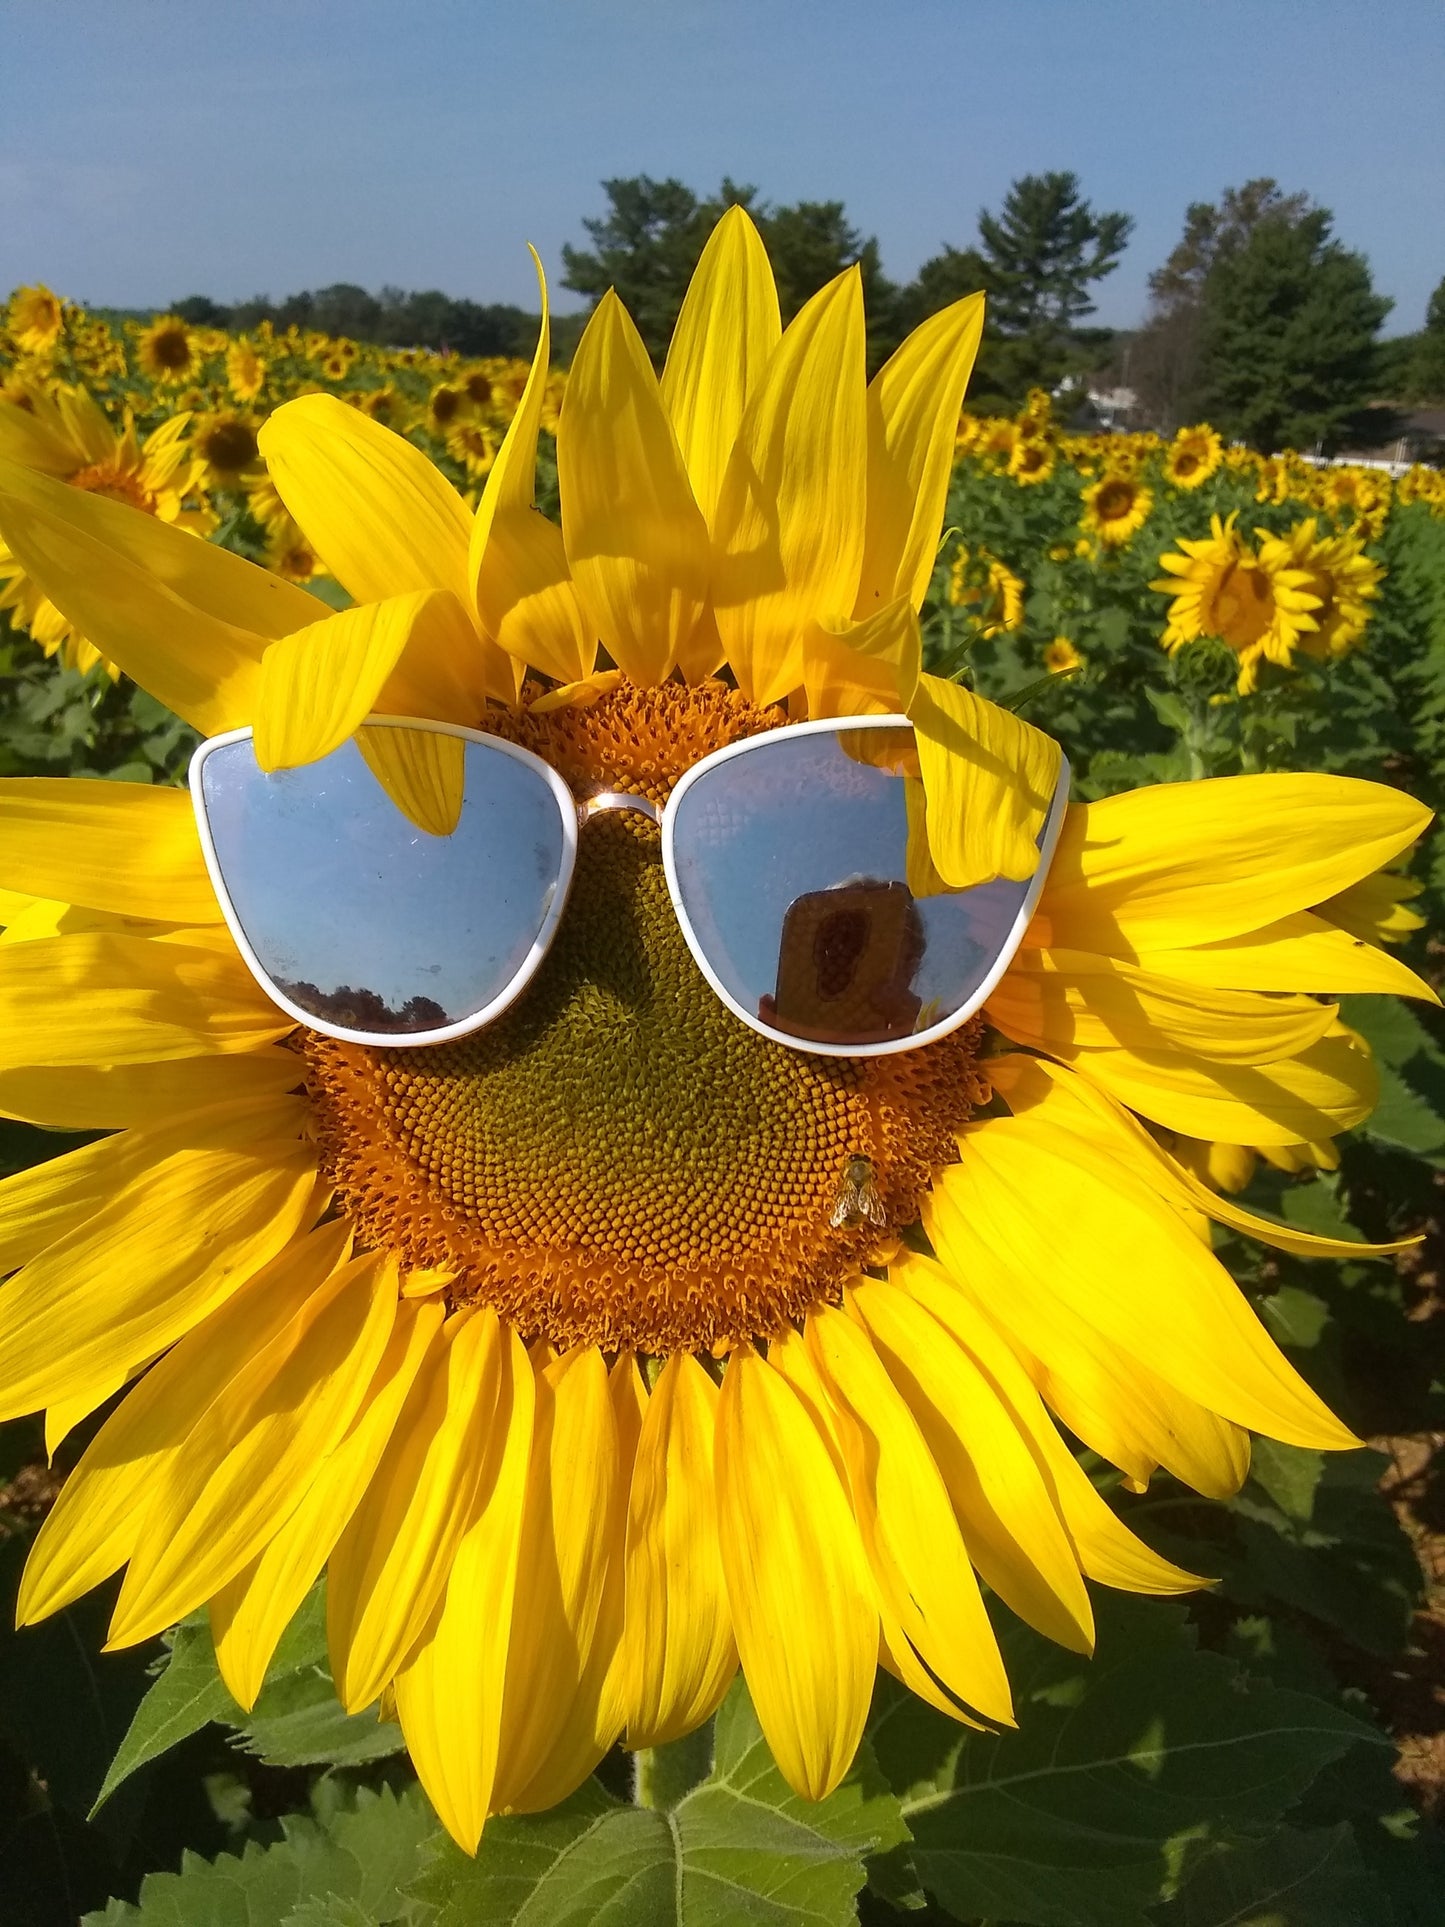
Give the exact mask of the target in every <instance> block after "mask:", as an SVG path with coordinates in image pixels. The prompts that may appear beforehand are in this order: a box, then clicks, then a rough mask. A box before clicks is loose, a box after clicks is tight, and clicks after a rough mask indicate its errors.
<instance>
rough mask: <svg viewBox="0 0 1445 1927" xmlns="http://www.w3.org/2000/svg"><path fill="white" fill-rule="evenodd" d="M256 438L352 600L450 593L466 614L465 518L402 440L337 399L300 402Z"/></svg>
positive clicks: (452, 495)
mask: <svg viewBox="0 0 1445 1927" xmlns="http://www.w3.org/2000/svg"><path fill="white" fill-rule="evenodd" d="M259 439H260V444H261V454H262V456H263V457H264V459H265V462H266V466H267V468H268V469H269V470H270V472H271V479H272V481H273V482H274V483H275V484H276V490H277V493H278V494H279V495H280V497H281V500H282V501H283V502H284V503H285V504H286V506H287V508H288V509H289V510H290V511H291V514H292V515H293V516H294V517H295V519H296V521H297V522H298V523H299V524H300V525H301V528H302V530H303V532H304V534H305V536H306V539H307V541H308V542H310V544H311V546H312V548H314V549H315V551H316V553H317V554H318V555H319V556H320V557H321V560H322V561H323V562H324V563H325V564H326V566H327V568H328V569H329V570H330V571H331V573H332V575H334V576H335V577H336V579H337V581H338V582H339V583H341V584H342V586H343V587H344V588H345V589H346V591H347V593H348V594H349V595H351V596H352V597H353V598H354V600H355V601H357V602H384V601H385V600H386V599H387V598H388V597H389V596H401V595H407V594H409V593H410V592H412V591H413V590H417V589H450V590H451V592H452V594H453V595H454V596H455V597H456V598H457V600H458V601H459V602H460V603H461V604H462V605H463V607H470V605H471V575H470V571H469V569H468V566H467V549H468V544H469V542H470V539H471V522H472V518H471V516H470V515H469V514H468V512H467V505H466V503H465V502H464V501H463V500H462V498H461V496H460V495H458V493H457V491H456V490H455V489H454V488H453V487H452V485H451V483H450V482H449V481H448V480H447V479H446V477H445V476H444V475H443V474H442V472H441V470H440V469H438V468H435V467H433V465H432V464H431V463H430V462H429V461H428V460H427V458H426V456H425V455H423V454H422V452H421V450H420V449H419V448H416V447H414V446H413V445H412V444H411V443H410V442H409V441H407V440H406V438H405V436H402V435H397V434H395V433H393V431H392V430H391V429H389V428H384V427H383V426H382V424H381V423H380V422H375V421H372V419H371V418H370V416H368V415H363V414H362V413H361V411H360V410H359V409H356V408H348V407H347V405H346V403H345V402H343V401H340V400H338V399H337V397H336V396H335V395H303V396H301V397H300V398H299V399H298V400H296V401H288V402H286V403H285V404H283V406H282V407H280V408H278V409H277V410H276V412H275V414H274V415H272V416H271V417H270V418H269V420H268V421H267V422H266V425H265V427H264V428H263V429H262V430H261V434H260V438H259Z"/></svg>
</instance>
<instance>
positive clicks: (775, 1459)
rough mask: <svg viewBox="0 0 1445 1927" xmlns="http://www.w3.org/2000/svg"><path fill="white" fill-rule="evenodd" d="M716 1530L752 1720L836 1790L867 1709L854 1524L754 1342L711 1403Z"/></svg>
mask: <svg viewBox="0 0 1445 1927" xmlns="http://www.w3.org/2000/svg"><path fill="white" fill-rule="evenodd" d="M715 1450H716V1455H717V1459H716V1468H717V1490H718V1536H719V1544H720V1547H721V1551H722V1561H723V1574H724V1577H725V1579H726V1582H727V1589H728V1605H729V1608H730V1611H731V1614H732V1621H733V1629H734V1633H735V1636H736V1638H737V1643H738V1653H739V1655H740V1657H741V1659H742V1665H743V1671H744V1673H745V1674H746V1676H747V1681H748V1690H749V1692H750V1693H751V1695H752V1700H753V1705H754V1707H755V1709H756V1711H757V1715H758V1721H759V1724H760V1725H761V1726H762V1729H763V1733H764V1734H765V1736H766V1738H767V1742H768V1745H769V1747H770V1748H771V1750H772V1755H773V1758H774V1759H775V1760H776V1761H777V1763H778V1768H779V1771H780V1772H781V1773H782V1775H783V1777H784V1779H786V1780H787V1782H788V1784H789V1785H790V1786H791V1787H792V1788H793V1789H794V1790H795V1791H796V1792H798V1793H800V1794H802V1795H803V1797H804V1798H805V1799H810V1800H821V1799H823V1798H824V1797H825V1795H827V1794H829V1793H831V1792H832V1790H833V1788H834V1787H835V1786H837V1784H838V1782H839V1781H840V1780H841V1779H842V1777H843V1775H844V1774H845V1773H846V1772H847V1771H848V1768H849V1766H850V1765H851V1764H852V1761H853V1755H854V1754H855V1752H856V1751H857V1749H858V1742H859V1740H860V1739H861V1738H862V1735H863V1725H864V1721H865V1720H866V1719H867V1717H868V1702H869V1697H870V1695H871V1693H872V1688H873V1676H874V1671H875V1668H876V1665H877V1658H878V1614H877V1611H876V1610H875V1608H874V1606H873V1583H872V1580H871V1578H870V1576H869V1571H868V1565H867V1561H866V1560H865V1558H864V1554H863V1545H862V1541H861V1539H860V1537H859V1533H858V1526H857V1522H856V1521H855V1519H854V1517H853V1510H852V1507H851V1505H850V1503H849V1499H848V1494H847V1492H846V1491H845V1489H844V1486H843V1482H842V1480H841V1478H840V1476H839V1474H838V1471H837V1469H836V1467H835V1466H834V1463H833V1459H832V1457H831V1455H830V1453H829V1450H828V1447H827V1445H826V1444H825V1443H824V1440H823V1439H822V1437H821V1436H820V1435H819V1433H818V1431H817V1429H816V1427H815V1426H814V1424H813V1422H812V1420H811V1419H810V1417H809V1416H808V1413H807V1411H806V1409H805V1408H804V1405H803V1403H802V1401H801V1400H800V1399H799V1397H798V1395H797V1394H796V1393H795V1392H794V1391H793V1390H792V1389H791V1387H790V1386H789V1385H788V1384H787V1383H786V1381H785V1380H784V1379H783V1378H782V1377H781V1376H780V1374H779V1373H778V1372H776V1371H775V1370H774V1369H773V1368H772V1367H771V1366H770V1365H769V1364H768V1362H767V1361H766V1360H765V1359H763V1358H760V1357H759V1356H758V1354H757V1353H756V1352H755V1351H754V1350H753V1349H752V1347H751V1346H746V1345H745V1346H740V1347H739V1348H737V1349H736V1350H735V1351H734V1352H733V1353H732V1354H731V1356H730V1357H729V1359H728V1363H727V1370H726V1372H725V1373H724V1375H723V1388H722V1396H721V1398H720V1399H719V1401H718V1414H717V1437H716V1444H715Z"/></svg>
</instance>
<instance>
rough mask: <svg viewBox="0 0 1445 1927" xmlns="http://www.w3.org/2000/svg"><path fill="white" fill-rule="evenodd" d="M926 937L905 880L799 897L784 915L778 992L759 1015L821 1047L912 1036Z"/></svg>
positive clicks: (867, 882) (838, 887)
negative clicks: (916, 983)
mask: <svg viewBox="0 0 1445 1927" xmlns="http://www.w3.org/2000/svg"><path fill="white" fill-rule="evenodd" d="M926 947H927V938H926V937H925V935H924V929H923V919H922V918H921V917H920V916H919V914H918V908H917V905H916V904H915V903H914V901H913V895H912V892H911V891H910V890H909V888H908V886H907V885H906V884H904V883H896V882H895V883H883V882H880V881H877V880H876V879H872V878H861V879H859V880H858V881H857V882H854V883H843V884H838V885H836V886H835V887H834V888H833V889H831V890H810V891H809V892H808V893H807V894H806V895H805V896H801V897H796V898H794V900H793V902H792V903H791V904H789V906H788V911H787V915H786V916H785V917H784V919H783V931H782V941H781V944H780V946H779V950H778V987H777V994H776V995H775V996H772V997H768V996H764V997H762V998H761V999H760V1000H759V1003H758V1016H759V1017H760V1018H761V1019H762V1021H763V1022H764V1023H765V1024H771V1025H772V1026H773V1027H774V1029H776V1030H784V1031H787V1032H788V1033H789V1035H790V1036H794V1037H806V1038H811V1039H812V1040H813V1041H814V1042H815V1043H820V1044H876V1043H883V1042H885V1041H886V1040H887V1039H889V1038H892V1037H908V1036H911V1035H912V1032H913V1030H914V1027H915V1025H916V1024H917V1021H918V1013H919V1011H920V1010H921V1009H922V999H921V998H919V997H917V996H915V995H914V993H913V990H912V988H911V986H912V983H913V980H914V978H915V977H916V976H917V974H918V971H919V967H920V965H921V964H922V962H923V954H924V950H925V949H926Z"/></svg>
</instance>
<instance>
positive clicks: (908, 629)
mask: <svg viewBox="0 0 1445 1927" xmlns="http://www.w3.org/2000/svg"><path fill="white" fill-rule="evenodd" d="M921 650H922V638H921V636H920V634H919V629H918V618H917V616H916V615H915V614H914V613H913V609H912V607H911V606H910V604H909V603H907V602H905V601H903V600H902V599H901V598H900V599H899V600H898V601H897V602H891V603H889V604H888V606H887V607H886V608H884V609H880V610H879V611H878V612H877V614H876V615H874V616H872V617H871V618H870V619H869V620H868V621H866V622H859V623H855V624H851V625H849V626H847V627H845V628H840V629H828V628H825V627H824V626H823V625H822V624H821V623H814V624H813V626H812V627H811V628H810V629H809V630H808V631H807V633H806V634H805V635H804V637H803V688H804V690H805V692H806V694H807V698H808V714H809V715H810V716H868V715H873V716H887V715H896V714H897V713H898V710H899V707H900V704H901V701H902V700H903V697H902V693H901V692H904V691H909V690H912V689H914V688H915V687H916V686H917V683H918V667H919V662H920V660H921Z"/></svg>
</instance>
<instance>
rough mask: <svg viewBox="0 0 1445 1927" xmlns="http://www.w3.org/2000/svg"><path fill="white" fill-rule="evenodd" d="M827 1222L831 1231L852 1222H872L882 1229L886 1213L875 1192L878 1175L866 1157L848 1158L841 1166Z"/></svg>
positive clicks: (853, 1224) (843, 1227) (848, 1225)
mask: <svg viewBox="0 0 1445 1927" xmlns="http://www.w3.org/2000/svg"><path fill="white" fill-rule="evenodd" d="M828 1223H829V1224H830V1225H831V1226H832V1228H833V1229H834V1230H835V1231H841V1230H849V1231H851V1230H852V1229H853V1228H854V1226H855V1225H860V1224H872V1225H877V1227H878V1228H879V1230H880V1231H881V1230H883V1229H884V1228H885V1227H886V1226H887V1223H888V1213H887V1212H886V1211H885V1210H884V1209H883V1200H882V1198H881V1197H880V1196H879V1195H878V1177H877V1173H876V1172H875V1171H874V1169H873V1166H872V1164H871V1163H870V1162H869V1160H868V1159H867V1158H849V1160H848V1162H847V1163H846V1164H845V1165H844V1166H843V1177H842V1181H841V1183H840V1184H839V1186H838V1195H837V1198H836V1199H835V1200H834V1203H833V1211H832V1215H831V1217H830V1218H829V1219H828Z"/></svg>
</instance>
